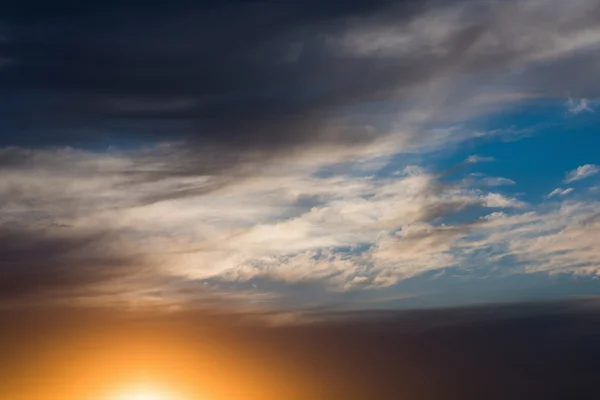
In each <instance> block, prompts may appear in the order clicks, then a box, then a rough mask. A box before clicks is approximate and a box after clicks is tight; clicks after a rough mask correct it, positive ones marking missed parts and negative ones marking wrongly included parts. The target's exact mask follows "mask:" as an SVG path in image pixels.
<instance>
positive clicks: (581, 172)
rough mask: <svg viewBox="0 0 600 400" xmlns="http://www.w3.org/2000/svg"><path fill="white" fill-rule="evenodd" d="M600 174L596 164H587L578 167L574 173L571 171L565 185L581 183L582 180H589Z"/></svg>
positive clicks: (567, 175) (566, 177)
mask: <svg viewBox="0 0 600 400" xmlns="http://www.w3.org/2000/svg"><path fill="white" fill-rule="evenodd" d="M598 172H600V168H598V166H597V165H594V164H585V165H581V166H579V167H577V169H574V170H573V171H570V172H568V173H567V174H566V176H565V180H564V182H565V183H571V182H574V181H579V180H581V179H585V178H589V177H590V176H593V175H596V174H597V173H598Z"/></svg>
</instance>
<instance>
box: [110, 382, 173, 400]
mask: <svg viewBox="0 0 600 400" xmlns="http://www.w3.org/2000/svg"><path fill="white" fill-rule="evenodd" d="M106 400H184V399H182V398H181V397H180V396H177V395H176V394H175V393H174V392H171V391H168V390H166V389H164V388H159V387H155V386H151V385H136V386H133V387H128V388H125V389H122V390H119V391H117V392H116V393H114V394H112V395H111V396H109V397H108V398H107V399H106Z"/></svg>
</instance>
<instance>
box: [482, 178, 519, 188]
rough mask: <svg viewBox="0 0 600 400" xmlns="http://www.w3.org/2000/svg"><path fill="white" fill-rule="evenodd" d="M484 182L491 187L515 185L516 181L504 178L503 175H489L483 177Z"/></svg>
mask: <svg viewBox="0 0 600 400" xmlns="http://www.w3.org/2000/svg"><path fill="white" fill-rule="evenodd" d="M482 182H483V183H484V184H485V185H487V186H490V187H493V186H506V185H514V184H515V183H516V182H515V181H513V180H512V179H508V178H502V177H487V178H483V179H482Z"/></svg>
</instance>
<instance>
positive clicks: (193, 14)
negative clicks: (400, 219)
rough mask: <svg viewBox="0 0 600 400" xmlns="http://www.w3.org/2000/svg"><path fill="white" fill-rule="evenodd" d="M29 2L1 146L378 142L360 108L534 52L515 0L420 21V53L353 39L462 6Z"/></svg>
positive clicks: (233, 154)
mask: <svg viewBox="0 0 600 400" xmlns="http://www.w3.org/2000/svg"><path fill="white" fill-rule="evenodd" d="M25 3H26V4H25V5H21V6H15V5H12V6H4V10H2V11H4V12H3V15H4V19H3V22H4V25H3V35H4V37H5V40H3V41H2V43H0V55H2V57H3V58H4V59H6V60H10V63H9V64H7V65H5V66H3V68H2V69H1V70H0V85H2V87H3V93H2V95H1V98H0V102H1V103H2V104H3V107H2V110H3V111H2V126H1V127H2V129H3V131H4V134H3V136H4V138H3V140H2V142H3V143H12V144H16V143H18V144H35V145H39V144H67V143H75V144H82V143H98V142H101V143H104V142H102V141H103V140H109V142H110V141H111V140H112V141H113V142H114V141H115V140H117V143H119V142H118V140H125V139H128V140H133V141H134V142H133V143H136V142H135V140H143V141H147V140H150V141H181V140H183V141H185V142H187V143H191V144H193V146H194V147H193V148H194V149H196V150H199V151H203V152H204V153H205V152H206V149H211V150H210V151H214V152H218V153H219V154H226V153H228V155H226V156H224V157H225V159H226V160H227V162H224V163H223V164H227V163H228V164H229V165H232V164H233V165H235V164H238V163H244V162H245V161H246V160H245V156H240V153H244V154H246V153H248V152H259V153H260V155H261V157H263V158H264V157H265V156H267V157H270V156H272V155H273V154H275V153H280V152H281V151H287V150H290V149H297V148H299V147H300V148H304V147H306V146H313V145H323V144H329V145H335V146H354V145H359V144H362V143H366V142H369V141H371V140H373V139H375V138H376V137H378V135H382V134H385V133H387V132H388V131H389V129H390V127H389V126H386V122H382V120H381V119H377V120H374V117H373V116H372V115H369V112H366V113H365V112H357V107H362V106H364V105H365V104H367V103H369V102H373V101H388V100H397V99H399V98H400V99H407V98H408V97H407V96H408V95H409V94H410V93H414V92H415V91H416V90H418V89H419V88H422V85H423V84H424V83H427V82H430V81H431V80H433V79H436V78H440V77H444V76H449V75H455V76H460V75H461V74H465V73H473V72H475V73H478V72H481V71H485V70H489V69H495V70H497V71H502V70H503V68H505V67H506V66H508V65H509V64H510V63H512V62H515V61H518V60H520V59H521V58H523V57H526V55H527V54H529V52H531V50H532V49H531V48H521V47H519V46H518V45H517V44H518V43H516V42H517V40H516V39H515V38H513V37H510V35H506V34H505V32H504V31H503V29H505V28H506V26H505V25H506V24H507V20H508V19H507V20H504V19H502V18H500V17H499V18H496V17H495V14H494V12H493V10H494V8H500V7H505V9H503V10H504V14H506V15H508V17H510V13H509V12H507V11H506V10H508V11H511V10H513V11H514V10H516V9H517V8H518V7H517V5H516V3H515V4H513V3H509V5H508V6H502V5H501V3H493V2H492V3H490V4H482V5H476V6H473V5H472V4H471V3H470V2H469V3H465V4H464V5H462V8H464V9H465V11H464V12H461V13H459V14H460V15H459V17H458V18H457V19H456V21H455V23H454V26H452V27H451V29H449V30H448V32H447V34H445V35H444V36H443V37H441V38H437V39H436V40H437V42H435V43H427V42H423V40H424V39H423V37H426V35H425V33H426V32H425V31H418V30H417V31H415V32H411V33H410V34H411V35H412V37H410V38H409V40H411V41H413V42H414V43H412V44H411V46H413V47H414V50H412V51H409V52H403V51H399V52H398V51H397V52H393V51H392V53H391V54H389V53H386V51H385V50H386V49H385V48H384V49H383V52H382V49H377V48H374V49H373V48H368V49H361V48H360V47H361V43H362V42H361V41H360V40H359V43H358V44H355V43H352V40H351V39H352V37H353V36H352V35H353V34H355V33H356V32H359V33H360V32H361V30H364V31H366V32H367V33H369V31H371V30H376V29H377V28H378V27H381V26H384V27H386V26H387V27H390V29H395V28H402V27H405V26H408V24H409V23H411V22H413V21H415V20H416V19H418V18H421V17H423V16H426V15H429V14H428V13H432V12H434V11H436V10H437V9H441V10H444V9H446V8H450V7H455V9H457V10H461V5H454V4H453V5H448V4H445V3H431V2H430V3H418V2H414V1H407V2H390V1H375V2H367V1H358V2H357V1H352V2H342V1H333V2H315V1H295V2H235V1H230V2H181V1H180V2H171V3H169V4H168V5H167V4H166V3H165V4H161V3H158V2H151V3H150V4H144V7H140V6H139V5H138V3H137V2H89V3H85V4H86V6H85V7H84V6H83V5H77V6H73V7H71V6H70V3H69V5H67V3H66V2H64V3H63V2H53V3H51V4H52V5H49V4H37V3H35V5H34V4H31V2H25ZM511 4H512V5H511ZM596 11H597V10H596ZM499 14H500V15H504V14H501V13H499ZM590 14H593V13H590V12H588V13H587V14H586V15H588V16H589V15H590ZM508 17H506V18H508ZM571 22H572V24H571V25H569V26H567V27H562V26H561V29H563V30H568V29H571V30H574V29H576V28H574V27H573V26H572V25H573V24H575V23H576V22H580V23H581V24H580V26H578V28H577V29H581V30H583V29H585V26H589V25H590V24H591V23H592V22H591V20H590V18H584V17H577V18H576V17H573V18H572V21H571ZM431 23H432V24H436V23H437V21H435V20H434V19H433V20H432V21H431ZM422 28H423V29H427V26H423V27H422ZM542 29H545V28H544V27H542ZM569 32H570V31H569ZM567 33H568V32H567ZM490 37H491V38H492V43H495V46H489V48H485V51H481V49H480V47H481V45H480V46H479V47H477V46H478V44H480V42H482V41H483V42H485V41H486V40H489V38H490ZM349 38H350V40H349ZM378 40H380V39H377V38H374V39H373V41H374V42H375V43H377V41H378ZM422 42H423V43H422ZM363 44H364V43H363ZM348 46H350V47H353V46H358V47H359V48H354V49H353V48H350V49H349V48H348ZM367 47H368V46H367ZM437 49H443V51H438V50H437ZM534 50H535V49H534ZM565 68H568V66H566V67H565ZM552 79H553V75H552V74H550V76H549V77H546V78H545V79H544V82H547V81H550V80H552ZM544 82H540V85H541V84H543V83H544ZM457 100H458V99H456V98H452V99H448V101H449V102H456V101H457ZM395 111H398V110H395ZM370 124H375V125H376V126H377V128H376V129H375V131H373V130H372V129H368V128H367V127H366V126H367V125H370ZM24 134H27V135H26V136H23V135H24ZM107 138H108V139H107ZM128 143H131V142H128ZM204 153H203V155H202V157H204ZM187 167H189V168H196V167H198V165H195V164H193V165H188V166H187ZM221 167H222V166H220V165H219V164H218V163H216V164H215V165H212V166H211V168H215V169H220V168H221Z"/></svg>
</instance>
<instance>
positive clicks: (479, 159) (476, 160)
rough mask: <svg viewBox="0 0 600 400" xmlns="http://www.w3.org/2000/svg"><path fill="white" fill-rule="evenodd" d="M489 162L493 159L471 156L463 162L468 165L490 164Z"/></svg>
mask: <svg viewBox="0 0 600 400" xmlns="http://www.w3.org/2000/svg"><path fill="white" fill-rule="evenodd" d="M490 161H494V157H483V156H478V155H471V156H469V157H467V159H466V160H465V162H466V163H468V164H477V163H481V162H490Z"/></svg>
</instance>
